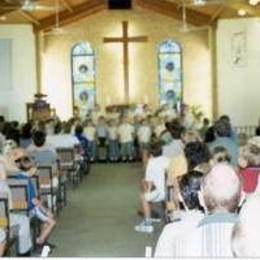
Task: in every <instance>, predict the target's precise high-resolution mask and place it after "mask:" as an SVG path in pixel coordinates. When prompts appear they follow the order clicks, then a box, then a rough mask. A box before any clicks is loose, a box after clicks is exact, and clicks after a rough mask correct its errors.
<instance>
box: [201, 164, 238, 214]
mask: <svg viewBox="0 0 260 260" xmlns="http://www.w3.org/2000/svg"><path fill="white" fill-rule="evenodd" d="M202 193H203V198H204V203H205V207H206V208H207V210H208V211H209V212H212V213H213V212H235V211H236V209H237V207H238V205H239V202H240V196H241V181H240V178H239V176H238V174H237V173H236V172H235V170H234V169H233V168H232V167H231V166H229V165H228V164H226V163H219V164H217V165H215V166H214V167H213V168H212V170H211V171H210V172H209V174H207V175H206V176H205V178H204V180H203V183H202Z"/></svg>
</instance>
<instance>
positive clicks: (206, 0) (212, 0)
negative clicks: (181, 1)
mask: <svg viewBox="0 0 260 260" xmlns="http://www.w3.org/2000/svg"><path fill="white" fill-rule="evenodd" d="M259 2H260V0H248V4H249V5H252V6H256V5H257V4H258V3H259ZM185 3H186V6H195V7H196V6H198V7H200V6H207V5H227V4H234V3H245V1H244V0H186V1H185Z"/></svg>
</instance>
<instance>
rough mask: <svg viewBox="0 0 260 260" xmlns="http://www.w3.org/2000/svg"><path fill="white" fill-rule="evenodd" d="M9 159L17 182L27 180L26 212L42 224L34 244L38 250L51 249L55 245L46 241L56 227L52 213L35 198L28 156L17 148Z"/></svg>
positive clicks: (32, 172) (32, 171) (32, 170)
mask: <svg viewBox="0 0 260 260" xmlns="http://www.w3.org/2000/svg"><path fill="white" fill-rule="evenodd" d="M9 159H10V160H9V162H11V163H12V164H13V168H15V167H16V169H17V170H16V171H15V172H13V176H14V177H15V178H16V179H18V180H19V179H20V180H28V187H27V188H28V210H29V214H30V217H31V218H33V217H36V218H37V219H39V220H40V221H41V222H42V223H43V225H42V227H43V228H42V230H41V233H40V235H39V236H38V237H37V239H36V244H37V246H39V247H40V248H42V247H43V246H44V245H48V246H50V248H51V249H53V248H54V247H55V245H52V244H50V243H48V242H47V240H48V238H49V236H50V234H51V232H52V231H53V229H54V227H55V226H56V221H55V219H54V216H53V215H52V213H51V212H50V211H49V210H47V209H46V208H45V207H43V205H42V202H41V200H40V199H39V198H37V197H36V191H35V188H34V186H33V183H32V182H31V180H30V176H31V175H32V174H34V172H35V169H33V168H31V167H29V164H28V156H27V155H26V153H25V151H24V150H22V149H19V148H18V149H14V150H12V151H10V153H9Z"/></svg>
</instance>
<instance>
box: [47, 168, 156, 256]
mask: <svg viewBox="0 0 260 260" xmlns="http://www.w3.org/2000/svg"><path fill="white" fill-rule="evenodd" d="M140 179H141V167H140V164H115V165H111V164H99V165H95V166H93V167H92V170H91V173H90V175H89V176H87V177H86V178H85V180H84V182H83V183H82V184H81V185H80V187H79V188H77V189H76V190H74V191H70V194H69V200H70V202H69V205H68V206H67V208H66V209H65V210H64V211H63V212H62V214H61V217H60V219H59V225H58V227H57V229H56V230H55V232H54V233H53V235H52V237H51V239H50V241H51V242H53V243H55V244H56V245H57V248H56V250H55V252H54V254H53V256H64V257H72V256H81V257H84V256H88V257H96V256H100V257H102V256H107V257H113V256H114V257H116V256H121V257H130V256H135V257H141V256H144V248H145V246H146V245H154V243H156V240H157V237H158V232H160V230H159V229H160V227H158V228H156V232H155V233H154V234H152V235H145V234H139V233H136V232H135V231H134V225H135V223H136V222H137V220H138V219H137V216H136V208H137V205H138V189H139V180H140ZM159 226H160V225H159Z"/></svg>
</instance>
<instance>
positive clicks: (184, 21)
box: [179, 0, 210, 33]
mask: <svg viewBox="0 0 260 260" xmlns="http://www.w3.org/2000/svg"><path fill="white" fill-rule="evenodd" d="M181 8H182V26H181V28H180V30H179V31H180V32H181V33H190V32H199V31H208V30H209V29H210V26H201V27H190V26H189V24H188V22H187V9H186V3H185V0H182V7H181Z"/></svg>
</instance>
